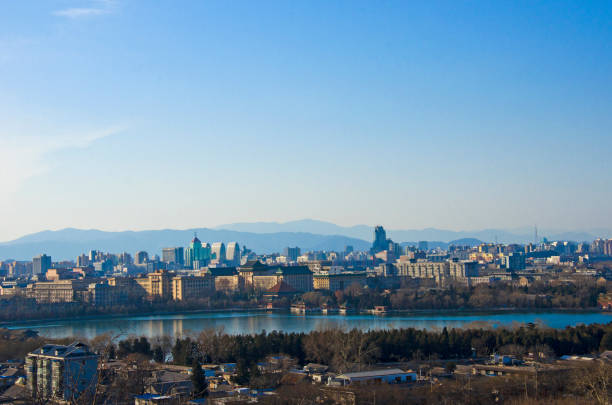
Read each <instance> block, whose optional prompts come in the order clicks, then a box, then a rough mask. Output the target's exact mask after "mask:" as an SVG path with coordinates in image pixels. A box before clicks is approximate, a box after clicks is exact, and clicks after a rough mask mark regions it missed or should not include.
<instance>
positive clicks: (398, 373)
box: [328, 368, 417, 386]
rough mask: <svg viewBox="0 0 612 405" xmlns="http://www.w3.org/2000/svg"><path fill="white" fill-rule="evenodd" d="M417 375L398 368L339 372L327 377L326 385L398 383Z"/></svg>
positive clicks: (410, 380)
mask: <svg viewBox="0 0 612 405" xmlns="http://www.w3.org/2000/svg"><path fill="white" fill-rule="evenodd" d="M416 380H417V375H416V373H414V372H406V371H403V370H400V369H399V368H390V369H384V370H371V371H359V372H355V373H345V374H340V375H337V376H335V377H330V378H329V379H328V385H335V386H346V385H351V384H376V383H387V384H400V383H408V382H414V381H416Z"/></svg>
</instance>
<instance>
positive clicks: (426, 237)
mask: <svg viewBox="0 0 612 405" xmlns="http://www.w3.org/2000/svg"><path fill="white" fill-rule="evenodd" d="M196 232H197V234H198V237H199V238H200V239H201V240H202V241H207V242H216V241H222V242H226V243H227V242H232V241H236V242H238V243H239V244H240V245H241V246H245V245H246V246H247V247H248V248H249V249H252V250H254V251H255V252H257V253H274V252H282V250H283V249H284V248H285V247H287V246H299V247H300V248H301V249H302V250H303V251H308V250H335V251H342V250H343V249H344V247H345V246H346V245H352V246H353V248H354V249H355V250H367V249H369V247H370V246H371V243H372V242H371V241H372V239H373V233H374V227H372V226H368V225H356V226H351V227H343V226H339V225H336V224H333V223H330V222H324V221H317V220H312V219H305V220H300V221H292V222H285V223H278V222H254V223H236V224H227V225H221V226H218V227H216V228H214V229H209V228H194V229H186V230H172V229H164V230H154V231H125V232H106V231H99V230H80V229H72V228H68V229H63V230H59V231H43V232H37V233H34V234H30V235H26V236H24V237H21V238H19V239H16V240H13V241H10V242H5V243H0V260H2V259H9V258H12V259H16V260H31V259H32V257H34V256H36V255H39V254H41V253H46V254H49V255H51V256H52V257H53V259H54V260H63V259H74V258H75V257H76V256H78V255H80V254H81V253H84V252H88V251H89V250H92V249H95V250H102V251H107V252H117V253H118V252H124V251H125V252H129V253H134V252H137V251H139V250H146V251H147V252H149V254H151V255H154V254H159V255H161V250H162V248H164V247H172V246H187V245H188V244H189V242H190V241H191V239H192V238H193V235H194V233H196ZM539 234H540V236H541V237H547V238H548V239H550V240H574V241H592V240H593V239H595V238H597V237H610V236H611V235H612V232H610V231H609V230H602V229H598V230H589V231H587V232H564V231H548V233H547V232H546V231H540V232H539ZM387 237H389V238H391V239H393V240H394V241H396V242H398V243H401V244H402V245H404V246H406V245H414V244H416V243H417V241H422V240H423V241H428V244H429V246H430V247H441V248H446V247H447V246H448V245H449V244H456V245H470V246H475V245H478V244H479V243H481V241H485V242H494V241H496V240H497V241H498V242H502V243H528V242H532V241H533V238H534V236H533V230H530V229H518V230H513V231H508V230H500V229H486V230H479V231H449V230H441V229H434V228H428V229H422V230H387Z"/></svg>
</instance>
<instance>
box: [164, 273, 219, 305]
mask: <svg viewBox="0 0 612 405" xmlns="http://www.w3.org/2000/svg"><path fill="white" fill-rule="evenodd" d="M213 291H215V279H214V278H213V277H212V276H211V275H210V274H207V275H204V276H177V277H173V278H172V299H173V300H175V301H183V300H190V299H195V298H200V297H203V296H206V295H209V294H210V293H212V292H213Z"/></svg>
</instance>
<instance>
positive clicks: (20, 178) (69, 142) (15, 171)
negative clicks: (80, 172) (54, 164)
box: [0, 126, 126, 193]
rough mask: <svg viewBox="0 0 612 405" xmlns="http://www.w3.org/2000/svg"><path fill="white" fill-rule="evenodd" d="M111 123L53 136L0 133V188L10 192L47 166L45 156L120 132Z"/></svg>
mask: <svg viewBox="0 0 612 405" xmlns="http://www.w3.org/2000/svg"><path fill="white" fill-rule="evenodd" d="M125 129H126V128H125V127H122V126H114V127H109V128H104V129H100V130H95V131H90V132H86V133H79V134H71V135H57V136H23V135H20V136H4V135H2V136H0V161H1V162H2V166H1V168H0V191H1V192H2V193H14V192H16V191H17V190H18V189H19V187H20V186H21V185H22V184H23V183H24V182H25V181H26V180H28V179H30V178H32V177H34V176H38V175H41V174H43V173H45V172H47V171H48V170H50V169H51V167H50V165H49V163H48V162H49V159H47V157H48V156H49V155H50V154H52V153H54V152H59V151H62V150H66V149H75V148H76V149H85V148H88V147H89V146H91V145H92V143H93V142H95V141H97V140H100V139H102V138H106V137H109V136H111V135H115V134H118V133H120V132H123V131H124V130H125Z"/></svg>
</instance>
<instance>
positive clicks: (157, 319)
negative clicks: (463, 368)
mask: <svg viewBox="0 0 612 405" xmlns="http://www.w3.org/2000/svg"><path fill="white" fill-rule="evenodd" d="M611 321H612V313H605V312H595V311H593V312H565V311H564V312H554V311H550V312H507V311H499V312H449V311H431V312H400V313H391V314H387V315H384V316H379V315H370V314H353V315H338V314H333V315H322V314H320V313H318V314H307V315H295V314H292V313H290V312H288V311H287V312H284V311H279V312H277V311H275V312H265V311H214V312H188V313H175V314H159V315H142V316H138V315H132V316H108V317H96V318H84V319H67V320H56V321H31V322H14V323H11V324H8V325H4V326H3V327H8V328H9V329H33V330H36V331H38V332H40V334H41V335H43V336H47V337H51V338H61V337H85V338H93V337H95V336H97V335H100V334H104V333H112V334H122V335H138V336H147V337H156V336H162V335H167V336H171V337H175V336H179V335H185V334H190V333H193V334H197V333H199V332H200V331H202V330H204V329H210V328H220V327H222V328H223V329H224V330H225V332H226V333H230V334H241V333H257V332H261V331H262V330H266V331H268V332H270V331H273V330H278V331H283V332H309V331H312V330H321V329H329V328H334V327H340V328H345V329H353V328H357V329H362V330H368V329H391V328H409V327H411V328H418V329H436V328H438V329H441V328H443V327H445V326H446V327H447V328H458V327H462V326H467V325H469V324H472V323H474V322H490V323H492V324H493V325H494V326H512V325H513V324H516V323H522V324H525V323H528V322H533V323H538V324H543V325H546V326H548V327H552V328H565V327H566V326H574V325H577V324H581V323H583V324H591V323H608V322H611Z"/></svg>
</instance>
